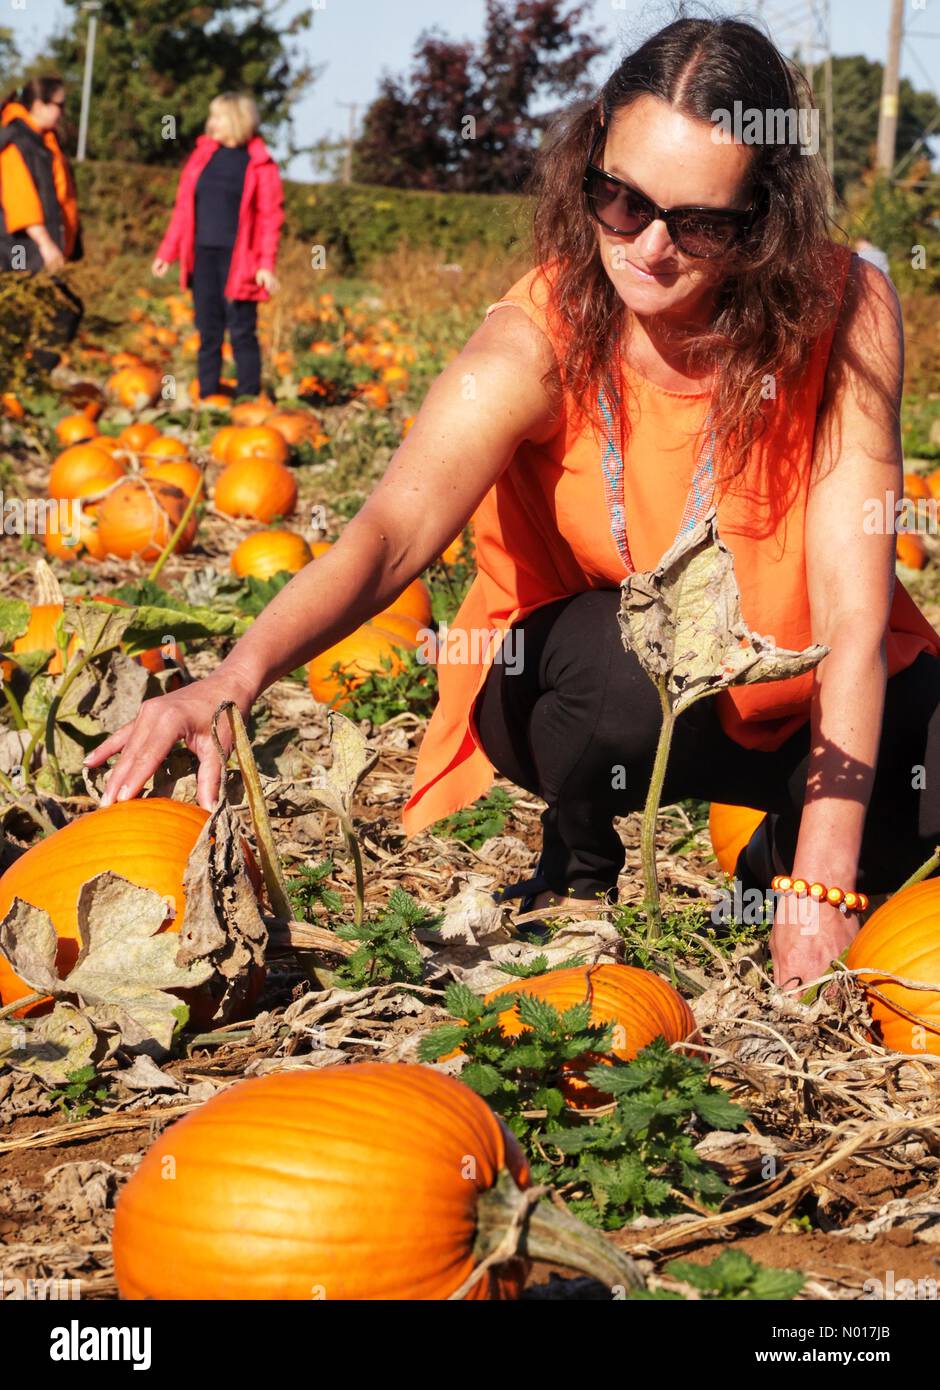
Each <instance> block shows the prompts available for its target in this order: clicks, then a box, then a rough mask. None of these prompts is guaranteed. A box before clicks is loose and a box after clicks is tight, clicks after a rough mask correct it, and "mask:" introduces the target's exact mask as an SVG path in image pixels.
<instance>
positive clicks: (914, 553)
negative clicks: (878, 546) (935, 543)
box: [895, 531, 927, 570]
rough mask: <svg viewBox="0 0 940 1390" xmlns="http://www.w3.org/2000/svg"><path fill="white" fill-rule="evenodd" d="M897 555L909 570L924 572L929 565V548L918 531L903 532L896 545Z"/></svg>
mask: <svg viewBox="0 0 940 1390" xmlns="http://www.w3.org/2000/svg"><path fill="white" fill-rule="evenodd" d="M895 553H896V555H897V557H898V559H899V560H900V562H901V564H902V565H907V567H908V569H912V570H922V569H923V568H924V566H925V565H926V563H927V547H926V546H925V545H924V542H923V540H922V538H921V537H920V536H918V535H917V533H916V531H901V532H899V534H898V538H897V541H896V543H895Z"/></svg>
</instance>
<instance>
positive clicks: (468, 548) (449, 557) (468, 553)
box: [441, 531, 476, 565]
mask: <svg viewBox="0 0 940 1390" xmlns="http://www.w3.org/2000/svg"><path fill="white" fill-rule="evenodd" d="M441 559H442V560H443V562H444V564H445V565H456V564H457V563H458V562H459V561H460V560H467V561H469V563H470V564H473V563H474V562H475V559H476V555H475V551H474V545H473V535H472V533H471V535H470V537H469V539H468V540H467V542H466V543H465V542H464V533H463V531H461V533H460V535H459V536H455V537H454V539H453V540H452V541H451V543H450V545H448V546H445V547H444V549H443V551H442V552H441Z"/></svg>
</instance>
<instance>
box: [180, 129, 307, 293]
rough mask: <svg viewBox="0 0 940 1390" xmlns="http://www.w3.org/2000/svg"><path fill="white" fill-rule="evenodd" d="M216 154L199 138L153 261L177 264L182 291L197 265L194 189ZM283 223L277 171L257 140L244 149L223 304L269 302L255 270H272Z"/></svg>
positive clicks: (205, 139) (210, 142)
mask: <svg viewBox="0 0 940 1390" xmlns="http://www.w3.org/2000/svg"><path fill="white" fill-rule="evenodd" d="M218 148H219V142H218V141H217V140H213V139H212V138H211V137H210V136H208V135H200V137H199V139H198V140H197V141H196V148H195V149H194V150H193V152H192V154H191V155H190V156H189V159H188V160H187V161H186V164H185V165H184V166H183V172H182V173H181V174H180V181H179V188H178V189H177V191H176V206H175V207H174V209H173V216H172V217H171V218H170V225H169V227H168V228H167V232H166V236H165V237H164V238H163V240H162V241H161V243H160V249H159V250H158V251H157V257H158V259H159V260H161V261H169V262H171V263H172V262H173V261H175V260H177V259H178V260H179V263H180V285H181V286H182V288H183V289H184V290H185V289H186V288H187V286H188V285H189V282H190V280H191V278H192V273H193V265H194V263H195V260H196V184H197V183H198V182H199V175H200V174H201V173H202V171H203V169H204V168H205V167H206V165H207V164H208V163H209V160H210V159H211V158H212V156H213V155H214V154H215V152H216V150H217V149H218ZM283 223H284V192H283V188H282V186H281V176H280V174H279V173H278V168H277V165H276V164H275V163H274V160H273V159H272V158H271V156H270V154H269V153H268V148H267V146H266V145H265V143H264V141H263V140H262V139H261V138H260V136H257V135H256V136H255V137H254V138H253V139H252V140H251V141H250V142H249V144H248V168H247V169H246V171H245V187H244V189H243V191H242V201H241V207H240V208H239V212H238V233H237V235H236V238H235V245H234V247H233V249H232V263H231V266H230V268H229V274H228V280H227V281H226V284H225V297H226V299H258V300H262V299H268V298H270V296H269V295H268V292H267V290H265V289H262V287H261V286H260V285H258V284H256V283H255V275H256V273H257V272H258V271H259V270H273V269H274V261H275V258H276V256H277V245H278V240H279V239H280V234H281V227H282V225H283Z"/></svg>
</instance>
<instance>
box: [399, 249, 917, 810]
mask: <svg viewBox="0 0 940 1390" xmlns="http://www.w3.org/2000/svg"><path fill="white" fill-rule="evenodd" d="M831 245H832V249H833V267H834V269H833V275H834V283H835V285H836V290H837V295H838V299H839V303H840V304H841V301H842V296H843V293H844V288H845V280H846V275H847V272H848V267H849V263H850V261H851V257H852V254H853V253H852V251H851V250H850V249H849V248H847V247H843V246H839V245H837V244H836V243H831ZM551 281H552V267H551V266H546V267H537V268H536V269H535V270H532V271H530V272H529V273H528V274H527V275H525V276H523V277H522V279H521V280H519V281H518V282H517V283H516V284H515V285H513V287H512V289H510V290H509V292H508V293H507V294H506V296H505V297H504V298H503V299H501V300H499V301H498V303H496V304H492V305H490V307H489V309H488V310H487V317H489V315H490V314H491V313H493V312H494V311H495V310H496V309H498V308H499V307H501V306H502V305H504V304H515V305H518V307H519V308H521V309H522V310H523V312H524V313H526V314H527V315H528V317H529V318H530V319H531V320H532V321H533V323H535V324H536V325H537V326H538V327H539V328H540V329H541V330H542V331H543V332H544V333H545V334H546V336H547V337H548V338H549V340H550V342H551V343H552V346H553V347H554V349H555V352H556V356H558V357H559V360H561V359H562V354H563V333H562V331H561V329H560V327H559V324H558V322H557V320H556V319H555V318H554V316H553V313H552V309H551V304H550V288H551ZM834 331H835V324H834V323H833V324H832V325H831V326H830V328H829V330H828V331H827V332H826V333H824V334H823V335H822V336H821V337H820V338H819V339H818V340H817V342H816V343H815V344H814V346H813V349H812V351H811V354H810V356H809V358H808V361H807V364H806V368H805V370H804V373H803V375H802V377H801V378H800V380H799V381H798V382H796V383H795V384H793V385H791V386H790V387H789V388H786V387H783V386H781V387H780V388H779V389H778V393H777V399H776V408H775V409H774V410H773V411H772V412H770V413H769V415H768V422H767V428H766V430H765V432H764V434H763V435H762V436H761V438H760V439H759V440H757V441H756V443H755V444H754V446H753V448H752V451H751V454H750V456H749V462H748V468H747V470H745V475H744V478H743V480H742V479H738V480H737V482H736V484H735V486H733V487H732V488H731V489H729V490H727V491H725V492H724V493H723V494H722V495H721V496H720V497H719V498H718V503H717V517H718V531H719V534H720V536H721V538H722V540H723V541H724V543H725V545H726V546H727V547H728V549H729V550H730V551H731V553H732V555H733V557H734V567H735V576H736V578H737V582H738V587H739V589H740V592H741V609H742V614H743V616H744V619H745V621H746V622H747V623H748V624H749V626H750V627H751V628H752V629H753V630H755V631H756V632H759V633H761V634H762V635H763V636H770V637H773V638H774V639H775V641H776V642H777V645H778V646H780V647H787V648H790V649H794V650H801V649H802V648H804V647H807V646H809V645H810V644H811V643H812V641H813V634H812V630H811V623H810V607H809V595H808V592H807V586H806V557H805V546H804V526H805V513H806V501H807V496H808V492H809V481H810V471H811V465H812V459H813V450H814V441H815V430H816V414H817V411H818V408H819V404H820V401H821V398H822V394H823V388H824V386H825V378H826V368H827V365H828V361H829V351H830V347H831V344H832V338H833V334H834ZM622 390H623V396H624V402H625V408H626V410H627V412H628V417H629V422H630V423H629V431H628V434H627V440H626V445H625V449H624V463H625V467H624V470H623V504H624V511H625V515H626V520H627V528H628V539H629V550H630V554H631V555H632V559H633V564H634V567H635V568H636V570H638V571H643V570H651V569H655V568H656V566H657V564H658V563H659V561H660V559H661V558H662V556H663V555H664V553H665V552H666V551H667V550H668V549H669V547H670V546H671V545H672V543H673V541H674V540H675V538H676V533H677V531H678V529H679V525H680V521H681V518H682V516H683V508H684V507H685V504H686V499H687V496H688V494H689V486H690V482H691V479H692V476H693V473H694V471H695V466H696V464H697V462H698V459H699V456H700V452H701V448H702V443H703V436H702V433H701V432H702V427H703V425H704V422H705V419H706V416H707V412H708V406H709V393H708V392H707V391H699V392H685V391H668V390H665V389H664V388H663V387H660V386H657V385H654V384H653V383H652V382H650V381H647V380H646V378H644V377H641V376H640V375H639V374H638V373H637V372H635V371H634V370H633V368H632V367H630V366H628V365H627V364H624V373H623V386H622ZM572 406H573V402H572V400H571V398H570V397H566V399H565V409H564V415H563V418H562V420H561V422H560V425H559V429H558V431H557V433H556V434H555V435H554V436H553V437H552V438H551V439H550V440H549V441H548V442H546V443H541V444H533V443H529V442H525V443H523V444H522V445H520V446H519V448H518V449H517V450H516V452H515V454H514V456H513V458H512V461H511V462H510V464H509V465H508V467H507V468H506V469H505V471H504V472H503V473H502V474H501V476H500V477H499V479H498V480H497V482H496V483H495V484H494V486H493V487H492V488H491V489H490V491H489V492H488V493H487V494H486V496H485V497H484V498H483V500H482V502H481V503H480V505H479V507H478V508H477V510H476V512H475V514H474V517H473V528H474V540H475V545H476V563H477V575H476V577H475V579H474V581H473V583H472V585H471V587H470V590H469V592H468V593H467V596H466V598H465V600H464V602H463V604H462V605H461V608H460V611H459V613H458V614H457V616H456V618H455V619H454V622H453V623H452V624H451V625H450V639H449V640H450V641H454V642H455V643H456V642H457V641H458V640H465V641H466V653H464V652H463V651H461V652H460V656H461V658H462V657H463V656H464V655H466V657H467V659H466V660H462V659H461V660H459V661H455V662H451V663H448V662H447V661H446V660H445V661H444V662H443V663H441V664H439V666H438V677H439V683H440V698H439V702H438V705H437V708H436V709H435V710H434V713H433V715H432V717H431V720H430V722H429V724H428V728H427V731H426V733H425V737H424V741H423V743H422V745H421V748H420V751H419V754H418V760H417V764H416V767H415V775H414V786H413V791H412V795H411V797H410V798H409V800H408V801H407V803H406V804H405V807H404V810H403V813H402V820H403V824H404V828H405V833H406V834H407V835H409V836H410V835H415V834H417V833H418V832H419V831H420V830H423V829H424V828H425V827H426V826H428V825H430V824H432V823H433V822H434V821H436V820H439V819H440V818H441V817H442V816H446V815H449V814H450V813H451V812H453V811H456V810H459V809H460V808H461V807H463V806H466V805H469V804H470V803H471V802H473V801H475V800H476V799H477V798H478V797H480V796H482V795H483V794H484V793H485V792H486V790H487V789H488V787H489V786H490V784H491V782H492V780H493V776H494V771H493V767H492V764H491V763H490V762H489V760H488V758H487V757H486V754H485V753H484V752H483V750H482V748H481V747H480V743H479V736H478V734H477V731H476V729H475V727H474V725H473V720H472V710H473V705H474V701H475V700H476V697H477V695H478V693H479V691H480V689H481V688H482V686H483V683H484V681H485V679H486V675H487V672H488V670H489V667H490V665H491V664H492V658H493V653H494V651H495V650H497V648H498V645H499V641H500V640H501V636H502V633H503V632H504V631H505V629H507V628H509V627H511V626H512V624H513V623H515V622H517V621H518V620H519V619H520V618H523V617H525V616H526V615H527V614H529V613H531V612H533V611H534V610H535V609H536V608H540V607H542V606H543V605H544V604H546V603H552V602H554V601H555V600H557V599H560V598H564V597H567V596H570V595H572V594H578V593H583V592H584V591H586V590H589V589H611V588H616V587H618V586H619V584H620V583H621V581H622V580H623V579H624V578H625V577H626V575H627V573H628V572H629V571H628V568H627V566H626V564H625V563H624V560H623V559H622V558H621V554H620V550H619V549H618V546H617V543H616V540H615V537H614V535H613V534H612V529H611V519H610V515H609V512H608V505H607V501H606V498H605V477H604V472H603V469H602V466H601V459H602V456H603V454H604V449H605V439H604V437H603V432H601V431H599V430H598V429H597V428H596V427H595V426H594V425H592V424H590V423H586V422H584V421H583V419H582V421H581V422H578V421H576V419H575V416H576V414H577V412H576V411H574V410H573V409H572ZM783 476H785V477H786V478H787V479H788V480H789V481H788V482H787V495H786V496H782V495H781V489H780V480H781V477H783ZM461 631H464V632H465V633H466V634H467V636H466V639H461V638H460V633H461ZM487 631H490V632H491V633H492V634H493V636H492V637H491V639H490V640H489V642H488V643H486V644H485V645H484V642H485V639H484V633H486V632H487ZM886 648H887V661H888V674H889V676H891V675H894V674H895V673H896V672H897V671H901V670H903V669H904V668H905V667H906V666H909V665H910V663H911V662H912V661H913V660H914V658H915V657H916V656H917V655H918V654H919V653H920V652H922V651H931V652H933V653H934V655H938V656H940V636H938V634H937V632H936V631H935V630H934V629H933V627H932V626H931V625H930V623H929V622H928V621H927V619H926V618H925V617H924V615H923V614H922V613H921V612H920V610H919V609H918V608H917V606H916V605H915V603H914V601H913V600H912V598H911V597H910V595H909V594H908V592H907V590H906V589H905V588H904V586H903V584H902V583H901V582H900V580H898V581H897V582H896V584H895V590H894V600H893V603H892V605H891V611H890V615H889V620H888V631H887V634H886ZM455 650H456V648H455ZM813 679H814V678H813V673H812V672H807V673H806V674H805V675H803V676H796V677H794V678H792V679H790V680H782V681H768V682H765V683H763V684H759V685H742V686H736V687H732V688H731V689H729V690H726V691H722V692H721V693H720V694H719V695H718V696H716V697H715V698H716V699H717V701H718V704H717V713H718V716H719V719H720V722H721V726H722V728H723V729H724V731H725V733H726V734H727V735H728V736H729V737H730V738H732V739H734V741H735V742H736V743H738V744H740V745H741V746H742V747H745V748H757V749H764V750H773V749H775V748H779V746H780V745H781V744H782V743H783V742H784V741H785V740H786V739H787V738H789V737H790V735H791V734H793V733H794V732H795V731H796V730H797V729H798V728H800V727H801V726H802V725H803V724H804V723H805V722H806V720H807V719H808V718H809V714H810V700H811V696H812V690H813Z"/></svg>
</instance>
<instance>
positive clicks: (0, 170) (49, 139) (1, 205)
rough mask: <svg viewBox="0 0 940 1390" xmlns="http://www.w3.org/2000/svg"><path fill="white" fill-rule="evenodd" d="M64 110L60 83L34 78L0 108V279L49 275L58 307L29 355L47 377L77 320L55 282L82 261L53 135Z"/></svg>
mask: <svg viewBox="0 0 940 1390" xmlns="http://www.w3.org/2000/svg"><path fill="white" fill-rule="evenodd" d="M64 107H65V87H64V84H63V82H62V79H61V77H58V76H56V75H50V76H47V77H34V78H31V79H30V80H29V81H28V82H26V83H25V84H24V85H23V87H22V88H20V89H19V90H17V91H15V92H13V93H11V95H10V96H8V97H7V99H6V100H5V101H4V103H3V105H2V107H0V271H9V272H14V273H17V272H19V273H21V274H28V275H33V274H35V273H36V272H37V271H40V270H46V271H48V272H49V273H50V274H51V275H52V276H53V279H54V280H55V284H56V288H57V292H58V293H57V301H58V302H57V305H56V308H55V311H54V315H53V319H52V322H51V324H50V325H49V327H48V329H47V332H46V339H47V341H46V343H44V344H43V346H41V347H35V346H34V347H33V349H32V352H33V357H34V359H35V360H36V362H37V364H38V365H39V366H41V367H43V368H44V369H45V370H47V371H48V370H51V368H53V367H54V366H55V365H56V363H57V362H58V361H59V354H58V353H57V352H56V351H55V350H54V346H53V345H56V344H58V345H62V344H65V343H69V342H71V340H72V338H73V337H74V336H75V334H76V332H77V331H78V326H79V323H80V322H81V319H82V313H83V306H82V302H81V300H80V299H79V298H78V296H77V295H76V294H75V292H74V291H73V290H72V289H70V287H69V286H68V285H66V284H65V282H64V281H63V280H62V279H61V278H60V277H59V276H58V275H57V272H58V271H60V270H62V268H63V267H64V266H65V264H66V263H67V262H69V261H76V260H79V259H80V258H81V255H82V238H81V226H80V223H79V216H78V200H77V198H76V195H75V180H74V178H73V177H72V170H71V166H70V165H69V161H68V159H67V158H66V156H65V154H64V152H63V150H62V146H61V145H60V144H59V140H58V136H57V133H56V132H57V129H58V127H59V125H60V124H61V120H62V111H63V109H64Z"/></svg>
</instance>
